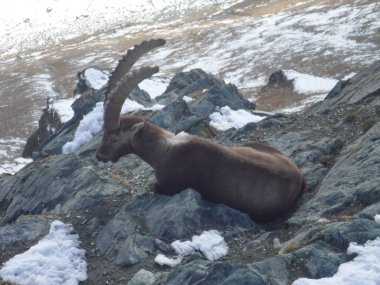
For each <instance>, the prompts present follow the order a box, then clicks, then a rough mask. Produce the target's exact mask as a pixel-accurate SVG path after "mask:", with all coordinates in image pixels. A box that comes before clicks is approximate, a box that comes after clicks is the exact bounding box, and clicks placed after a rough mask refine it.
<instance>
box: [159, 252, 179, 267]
mask: <svg viewBox="0 0 380 285" xmlns="http://www.w3.org/2000/svg"><path fill="white" fill-rule="evenodd" d="M154 262H155V263H157V264H159V265H161V266H164V265H166V266H170V267H174V266H177V265H178V264H180V263H181V262H182V256H178V257H177V258H169V257H167V256H165V255H163V254H161V253H160V254H157V256H156V257H155V258H154Z"/></svg>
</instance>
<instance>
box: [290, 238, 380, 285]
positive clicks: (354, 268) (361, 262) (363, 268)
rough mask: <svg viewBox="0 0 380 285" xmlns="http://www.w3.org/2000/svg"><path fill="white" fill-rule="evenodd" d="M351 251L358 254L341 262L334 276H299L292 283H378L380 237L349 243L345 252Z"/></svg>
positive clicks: (350, 252)
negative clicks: (309, 277) (361, 242)
mask: <svg viewBox="0 0 380 285" xmlns="http://www.w3.org/2000/svg"><path fill="white" fill-rule="evenodd" d="M353 253H357V254H358V256H357V257H355V258H354V259H353V260H352V261H349V262H346V263H343V264H341V265H340V266H339V268H338V272H337V273H336V274H335V275H334V276H332V277H328V278H321V279H315V280H314V279H308V278H301V279H298V280H296V281H294V282H293V285H317V284H321V285H336V284H344V285H357V284H373V285H375V284H379V280H380V237H378V238H377V239H375V240H373V241H367V242H366V243H365V244H364V245H358V244H357V243H354V242H352V243H350V245H349V247H348V249H347V254H353Z"/></svg>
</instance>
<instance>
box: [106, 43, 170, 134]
mask: <svg viewBox="0 0 380 285" xmlns="http://www.w3.org/2000/svg"><path fill="white" fill-rule="evenodd" d="M165 43H166V42H165V40H163V39H156V40H150V41H144V42H142V43H141V44H139V45H135V46H134V48H133V49H131V50H128V52H127V54H126V55H125V56H123V58H122V59H121V60H120V61H119V63H118V65H117V67H116V68H115V70H114V72H113V73H112V75H111V77H110V79H109V81H108V87H107V91H106V96H105V100H104V130H115V129H117V128H119V124H120V122H119V121H120V112H121V108H122V106H123V104H124V101H125V100H126V98H127V97H128V95H129V93H130V92H131V91H132V90H133V89H134V88H136V87H137V85H138V84H139V83H140V82H141V81H143V80H144V79H146V78H148V77H150V76H152V75H153V74H154V73H157V72H158V70H159V69H158V67H143V68H140V69H138V70H136V71H133V72H130V69H131V68H132V66H133V65H134V64H135V63H136V61H137V60H138V59H139V58H140V57H141V56H142V55H144V54H145V53H147V52H149V51H150V50H152V49H154V48H156V47H159V46H162V45H164V44H165Z"/></svg>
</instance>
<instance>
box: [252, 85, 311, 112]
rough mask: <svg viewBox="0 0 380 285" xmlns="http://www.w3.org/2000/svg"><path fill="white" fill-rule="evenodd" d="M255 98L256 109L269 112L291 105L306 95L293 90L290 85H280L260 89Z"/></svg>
mask: <svg viewBox="0 0 380 285" xmlns="http://www.w3.org/2000/svg"><path fill="white" fill-rule="evenodd" d="M257 98H258V99H257V100H256V102H255V103H256V105H257V109H259V110H263V111H269V112H270V111H275V110H279V109H283V108H285V107H289V106H292V105H294V104H296V103H297V102H300V101H302V100H303V99H305V98H306V97H305V95H301V94H298V93H296V92H294V91H293V89H292V88H291V87H282V88H270V89H267V90H265V91H260V92H259V93H258V95H257Z"/></svg>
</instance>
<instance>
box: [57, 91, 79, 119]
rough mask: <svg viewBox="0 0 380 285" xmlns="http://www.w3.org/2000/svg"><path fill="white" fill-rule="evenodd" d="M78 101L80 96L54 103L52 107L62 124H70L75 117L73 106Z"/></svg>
mask: <svg viewBox="0 0 380 285" xmlns="http://www.w3.org/2000/svg"><path fill="white" fill-rule="evenodd" d="M76 99H78V96H77V97H73V98H68V99H61V100H57V101H55V102H53V104H52V107H53V109H54V110H56V111H57V113H58V115H59V117H60V119H61V122H62V123H66V122H68V121H69V120H70V119H71V118H72V117H73V116H74V111H73V109H72V108H71V105H72V104H73V103H74V101H75V100H76Z"/></svg>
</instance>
